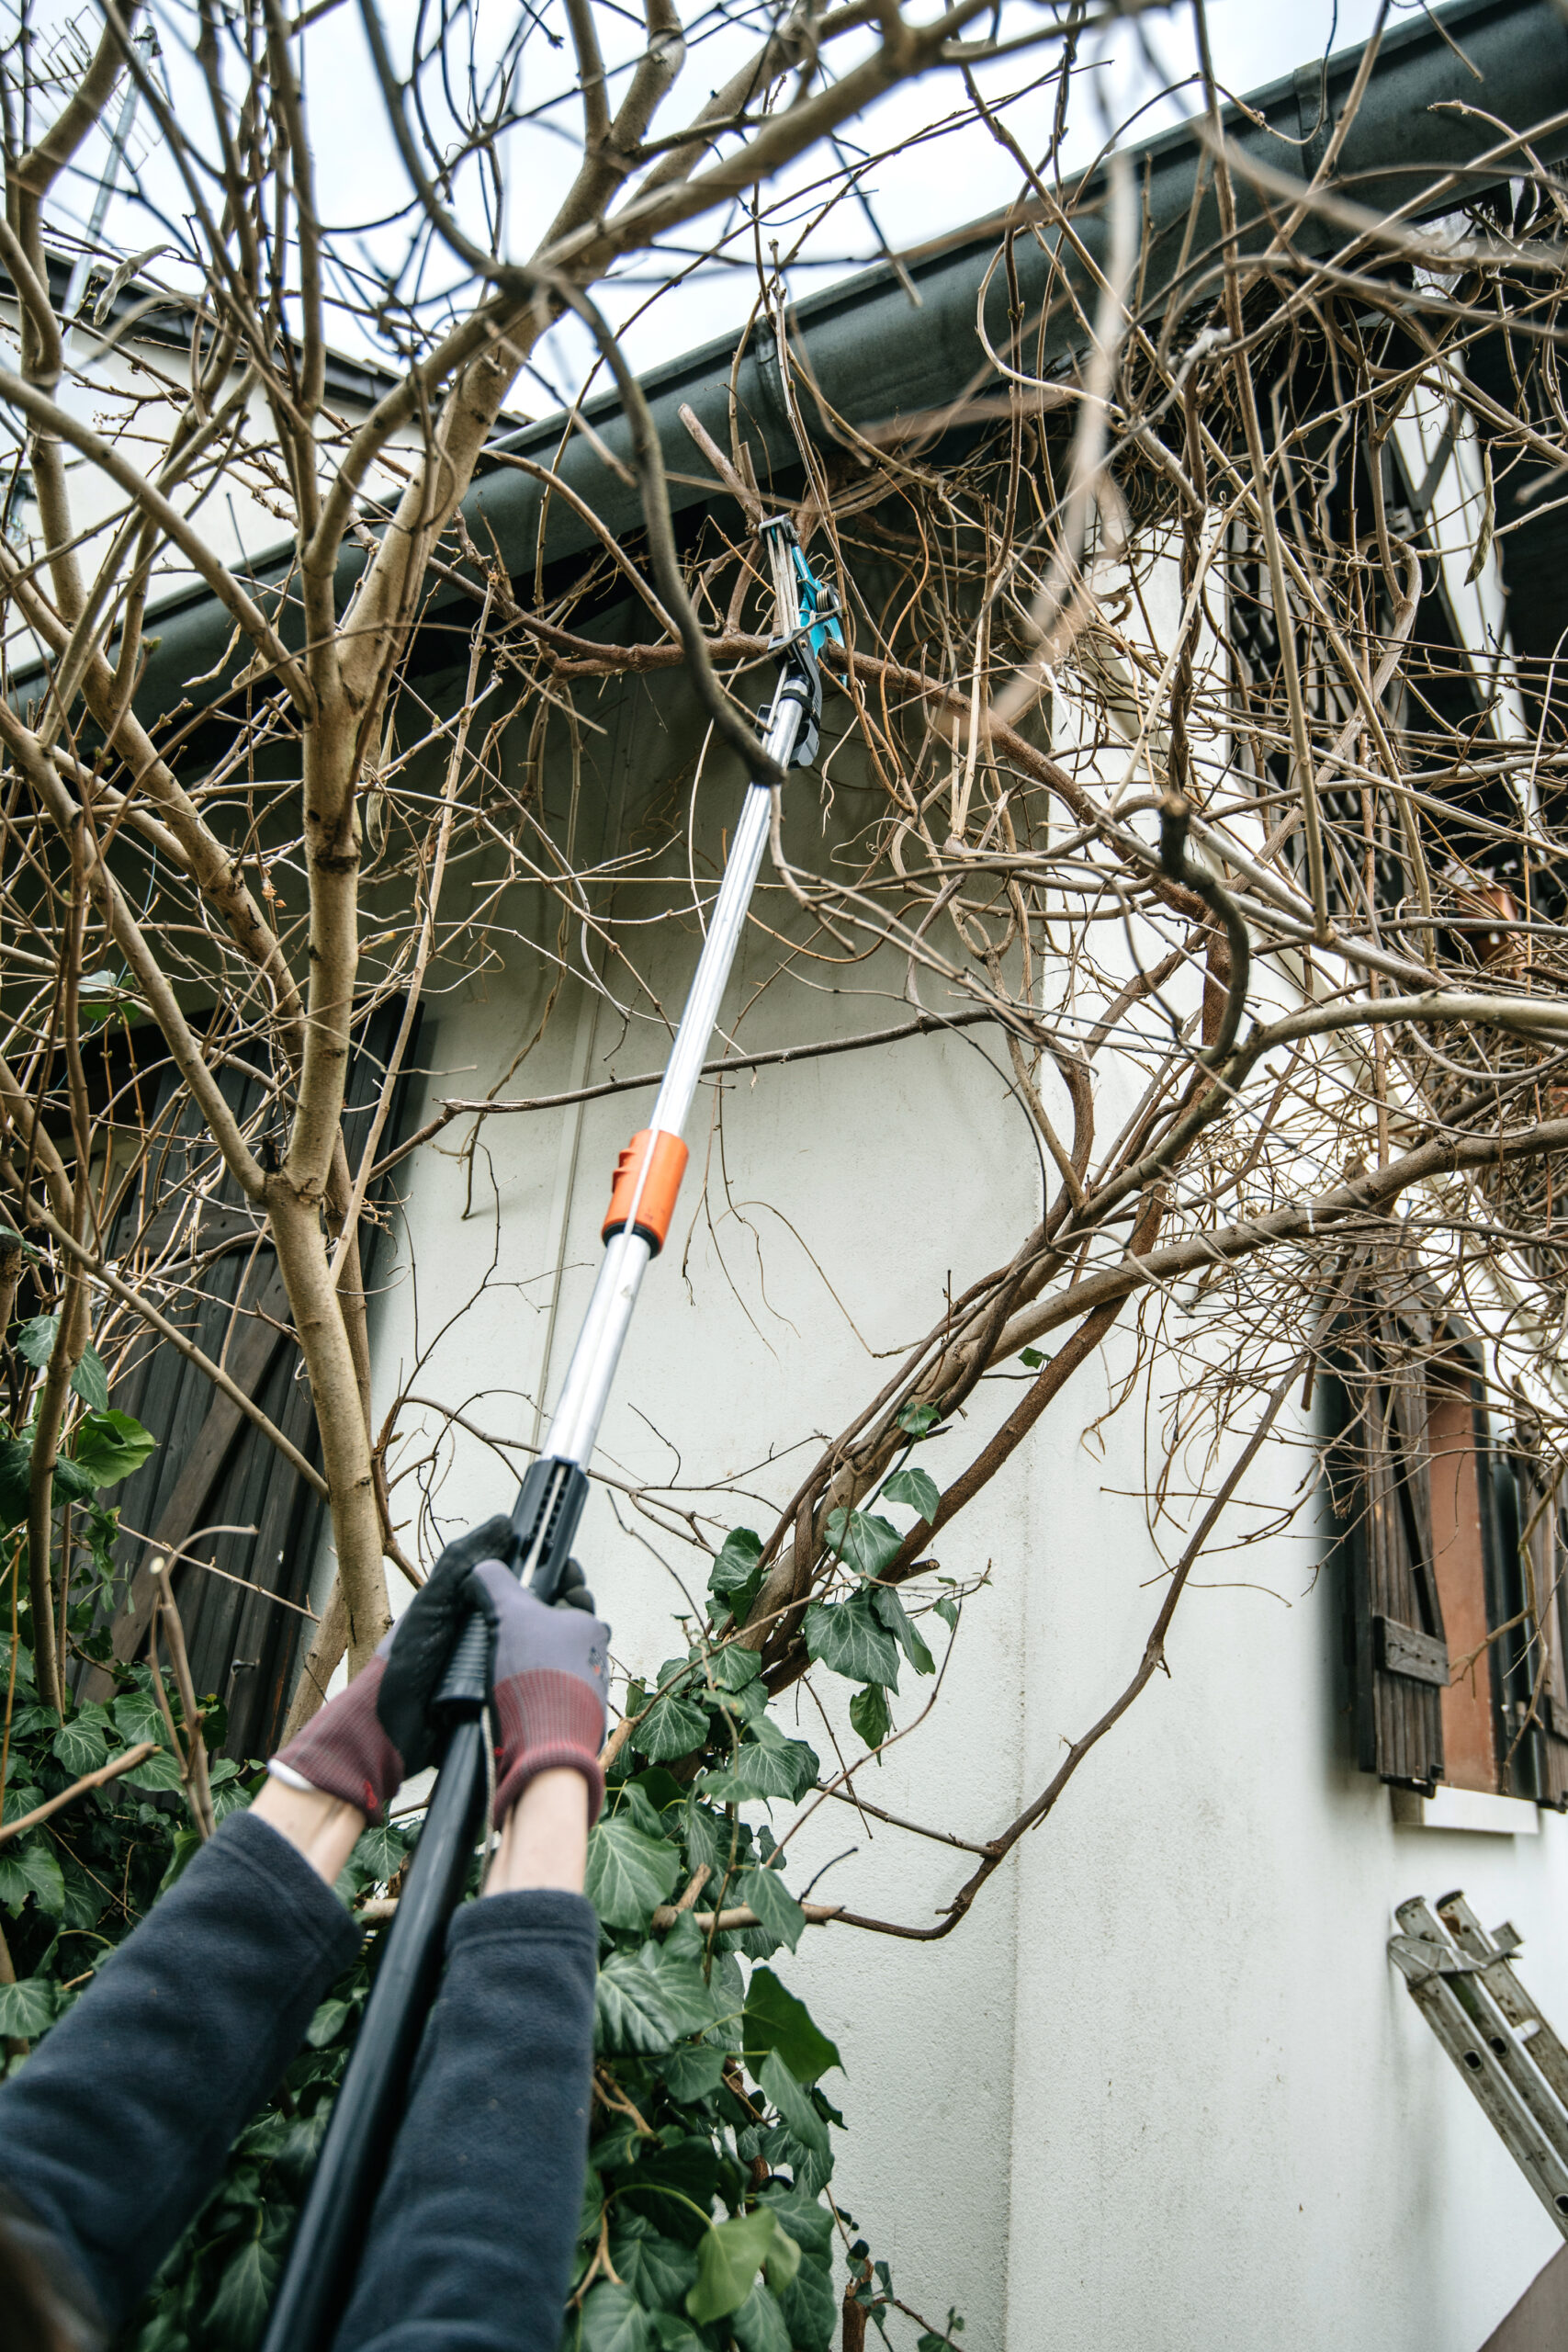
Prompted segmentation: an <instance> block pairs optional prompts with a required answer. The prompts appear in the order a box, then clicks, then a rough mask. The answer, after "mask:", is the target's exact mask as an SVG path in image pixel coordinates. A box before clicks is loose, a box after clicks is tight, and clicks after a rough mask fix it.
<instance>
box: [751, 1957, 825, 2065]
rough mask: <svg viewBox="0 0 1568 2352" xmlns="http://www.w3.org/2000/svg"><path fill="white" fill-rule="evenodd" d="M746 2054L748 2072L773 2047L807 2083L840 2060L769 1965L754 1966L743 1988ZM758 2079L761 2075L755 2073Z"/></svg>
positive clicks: (758, 2063) (809, 2013) (807, 2011)
mask: <svg viewBox="0 0 1568 2352" xmlns="http://www.w3.org/2000/svg"><path fill="white" fill-rule="evenodd" d="M745 2031H746V2058H747V2063H748V2064H749V2065H750V2068H751V2071H752V2073H753V2074H754V2075H755V2074H757V2070H758V2068H759V2067H760V2066H761V2064H762V2062H763V2060H764V2059H765V2058H766V2057H767V2056H768V2055H769V2054H770V2052H774V2051H776V2052H778V2055H779V2056H780V2057H781V2058H782V2059H783V2060H784V2064H785V2065H786V2066H787V2067H788V2068H789V2071H790V2073H791V2074H792V2075H794V2077H795V2081H796V2082H797V2083H805V2084H807V2086H810V2085H811V2084H812V2083H815V2082H817V2081H818V2079H819V2078H820V2076H822V2075H825V2074H827V2073H828V2071H829V2068H830V2067H833V2066H840V2067H841V2066H842V2064H843V2063H844V2062H843V2060H842V2059H841V2058H840V2055H839V2052H838V2050H837V2049H836V2047H835V2046H834V2044H833V2043H832V2042H830V2041H829V2039H828V2037H827V2035H826V2034H825V2033H824V2032H823V2031H822V2030H821V2029H820V2028H819V2027H818V2026H817V2025H814V2024H813V2022H812V2018H811V2012H810V2011H809V2010H808V2009H807V2006H806V2004H805V2002H804V2001H799V2000H796V1998H795V1995H794V1994H793V1993H792V1992H791V1991H790V1990H789V1988H788V1987H787V1985H781V1984H780V1982H779V1980H778V1978H777V1977H776V1976H775V1975H774V1974H773V1970H772V1969H771V1968H754V1969H753V1970H752V1971H751V1982H750V1985H748V1986H747V1988H746V2021H745ZM758 2079H759V2081H760V2080H761V2076H760V2075H759V2076H758Z"/></svg>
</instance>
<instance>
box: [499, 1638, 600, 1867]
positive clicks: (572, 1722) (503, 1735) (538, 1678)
mask: <svg viewBox="0 0 1568 2352" xmlns="http://www.w3.org/2000/svg"><path fill="white" fill-rule="evenodd" d="M603 1740H604V1702H603V1701H602V1700H601V1698H600V1697H599V1694H598V1692H597V1691H593V1690H592V1689H590V1687H589V1685H588V1684H587V1683H586V1682H584V1681H583V1680H582V1679H581V1676H580V1675H576V1674H568V1673H565V1672H563V1671H561V1670H560V1669H559V1668H549V1667H537V1668H534V1669H533V1670H532V1671H530V1672H529V1673H526V1674H516V1675H512V1676H510V1677H509V1678H508V1679H507V1680H506V1681H504V1682H502V1683H501V1684H500V1685H499V1686H498V1687H497V1690H496V1693H495V1751H496V1792H495V1820H496V1826H497V1827H498V1828H499V1826H500V1825H501V1824H502V1822H503V1821H504V1820H505V1818H506V1816H507V1815H508V1813H509V1812H510V1811H511V1809H512V1807H513V1805H514V1804H516V1802H517V1800H518V1798H519V1797H520V1796H521V1795H522V1793H523V1792H524V1790H525V1788H526V1787H527V1785H528V1783H529V1781H535V1780H537V1778H538V1776H539V1774H540V1773H541V1772H553V1771H559V1770H568V1771H572V1772H581V1775H582V1777H583V1779H584V1780H585V1781H587V1783H588V1826H589V1827H590V1828H591V1829H592V1826H593V1824H594V1823H595V1822H596V1821H597V1820H598V1818H599V1814H600V1810H601V1808H602V1807H603V1805H604V1768H603V1766H602V1765H601V1764H600V1761H599V1749H600V1747H601V1745H602V1743H603Z"/></svg>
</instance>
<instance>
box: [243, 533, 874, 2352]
mask: <svg viewBox="0 0 1568 2352" xmlns="http://www.w3.org/2000/svg"><path fill="white" fill-rule="evenodd" d="M761 530H762V532H763V533H764V535H768V536H772V537H774V540H775V546H776V548H777V552H778V555H779V557H780V559H781V560H780V561H779V562H778V563H777V564H776V565H775V572H776V573H778V574H784V573H787V576H788V577H789V578H790V580H791V581H792V582H793V583H794V585H795V596H796V600H797V625H796V629H795V634H794V636H793V637H790V638H786V639H784V640H783V642H782V643H781V644H780V647H779V652H780V659H781V662H782V669H781V673H780V677H779V682H778V685H777V688H776V689H775V691H774V695H773V703H772V705H771V706H770V707H769V709H768V711H767V713H766V719H767V735H766V743H767V750H768V752H769V755H770V756H771V758H772V759H773V761H774V763H776V765H777V766H778V767H779V768H780V769H785V770H787V769H789V768H790V767H806V766H809V765H810V764H811V763H813V762H814V761H815V759H816V756H817V744H818V721H819V719H820V716H821V707H822V684H821V673H820V672H819V671H818V666H817V656H818V651H819V650H820V649H821V646H822V644H823V643H824V641H825V640H826V639H829V638H831V639H835V640H837V639H838V638H839V635H840V631H839V624H838V622H837V620H836V619H835V618H834V617H833V616H834V614H835V613H836V612H837V610H838V603H837V599H836V598H835V597H834V595H833V594H832V591H831V590H830V589H828V588H825V587H824V586H823V585H822V584H821V582H818V581H817V580H815V579H813V577H812V575H811V573H810V571H808V570H807V564H806V560H805V558H804V556H803V555H802V554H801V552H800V548H799V543H798V540H797V539H796V537H795V527H794V525H793V524H791V523H790V522H788V521H787V520H785V519H784V518H782V517H781V518H779V519H776V520H774V521H773V522H769V523H764V524H763V525H762V526H761ZM770 552H773V550H770ZM772 812H773V786H772V785H771V784H769V783H765V782H764V783H759V782H756V781H753V782H752V783H751V784H750V785H749V786H748V787H747V791H746V799H745V803H744V806H743V807H742V809H741V812H740V822H739V826H738V827H737V828H736V834H735V844H734V847H733V848H732V849H731V851H730V853H729V858H728V863H727V865H726V866H725V870H724V880H723V882H722V883H721V884H720V886H719V893H718V897H717V899H716V901H715V904H714V909H713V914H712V918H711V920H710V922H709V923H708V930H707V936H706V938H705V940H704V942H703V950H702V954H701V956H699V957H698V959H697V968H696V972H695V974H694V977H693V980H692V986H691V989H690V992H689V993H688V995H687V998H686V1002H685V1007H684V1010H683V1011H682V1014H681V1022H680V1026H679V1028H678V1029H677V1030H676V1032H675V1042H674V1044H673V1045H672V1046H671V1049H670V1059H669V1061H668V1062H667V1064H666V1065H665V1070H664V1077H663V1080H662V1083H661V1084H660V1090H659V1097H658V1100H657V1102H656V1103H654V1106H653V1116H652V1118H651V1119H650V1120H649V1124H648V1125H647V1126H646V1127H644V1128H643V1129H642V1130H641V1131H640V1132H639V1133H638V1134H637V1135H636V1136H633V1137H632V1140H631V1142H630V1143H629V1144H628V1145H627V1146H626V1149H625V1150H624V1151H623V1152H622V1154H621V1157H620V1160H619V1163H618V1164H617V1166H616V1169H615V1180H614V1183H613V1185H612V1188H611V1194H610V1206H609V1209H608V1210H607V1212H606V1214H605V1217H604V1227H603V1233H604V1260H603V1262H602V1263H601V1265H600V1268H599V1276H598V1280H597V1281H596V1282H595V1283H594V1285H593V1295H592V1298H591V1299H590V1300H589V1302H588V1309H587V1312H586V1314H585V1315H584V1317H583V1319H582V1327H581V1330H580V1331H579V1333H578V1336H577V1344H576V1346H575V1347H574V1348H573V1350H572V1352H571V1362H570V1365H569V1367H568V1369H567V1375H566V1381H565V1385H563V1387H562V1389H561V1393H560V1397H559V1398H558V1402H557V1405H556V1409H555V1413H554V1416H553V1418H552V1419H551V1422H550V1430H549V1438H548V1442H547V1445H546V1448H545V1452H544V1453H542V1454H541V1456H540V1457H539V1459H538V1461H537V1462H536V1463H535V1464H533V1466H532V1468H531V1469H530V1470H529V1471H528V1474H527V1476H525V1479H524V1481H523V1485H522V1488H521V1490H520V1492H519V1494H518V1497H517V1501H516V1503H515V1505H514V1507H513V1512H512V1525H513V1531H514V1535H515V1543H516V1550H515V1554H514V1556H513V1559H512V1560H511V1561H510V1562H508V1563H507V1565H508V1566H511V1567H512V1568H513V1572H514V1573H515V1574H516V1575H517V1576H518V1577H528V1578H529V1579H530V1580H531V1582H532V1585H533V1589H534V1590H535V1591H536V1592H537V1593H538V1594H539V1595H540V1597H541V1599H543V1600H554V1599H555V1597H556V1593H557V1591H558V1589H559V1584H560V1578H561V1577H562V1574H563V1573H564V1571H565V1568H566V1565H567V1561H568V1559H569V1557H570V1551H571V1542H572V1537H573V1536H574V1535H575V1533H576V1532H577V1524H578V1521H579V1520H580V1519H581V1516H582V1506H583V1504H584V1502H585V1501H586V1500H587V1497H588V1464H589V1462H590V1461H591V1459H592V1453H593V1447H594V1443H595V1441H596V1440H597V1438H598V1435H599V1425H600V1423H601V1421H602V1420H603V1419H604V1408H605V1406H606V1405H607V1404H608V1402H609V1397H610V1389H611V1385H612V1384H613V1382H614V1380H615V1368H616V1366H617V1364H618V1363H619V1362H620V1359H621V1351H622V1349H623V1348H624V1346H625V1345H626V1333H627V1331H628V1330H629V1329H630V1327H631V1319H632V1314H633V1311H634V1309H635V1308H636V1306H637V1292H638V1290H639V1289H640V1288H641V1286H642V1278H643V1275H644V1274H645V1273H646V1272H647V1271H648V1269H649V1265H650V1263H651V1262H652V1261H653V1260H654V1259H655V1258H656V1257H657V1256H658V1255H659V1252H660V1249H661V1248H662V1247H663V1244H664V1238H665V1236H666V1234H667V1233H668V1232H669V1229H670V1220H671V1216H672V1215H673V1214H674V1207H675V1196H676V1193H677V1192H678V1190H679V1188H680V1182H681V1178H682V1174H683V1172H684V1170H685V1166H686V1159H687V1152H686V1147H685V1145H684V1143H683V1142H682V1129H683V1128H684V1126H685V1124H686V1121H687V1118H688V1117H689V1116H690V1114H691V1108H692V1103H693V1100H694V1097H695V1094H696V1091H697V1084H698V1081H699V1080H700V1079H701V1076H702V1068H703V1063H704V1060H705V1058H706V1055H707V1048H708V1041H709V1039H710V1038H711V1037H712V1035H713V1032H714V1027H715V1024H716V1022H717V1020H718V1012H719V1007H720V1005H721V1004H722V1002H723V1001H724V991H725V988H726V986H727V984H728V979H729V974H730V968H731V967H732V966H733V964H734V962H735V956H736V951H737V949H738V948H739V944H740V937H741V933H742V932H743V931H744V929H745V925H746V910H747V909H748V907H749V906H750V901H751V894H752V891H753V890H754V889H755V888H756V883H757V876H758V873H759V871H760V869H761V863H762V852H763V850H764V849H765V848H766V846H767V841H768V829H769V822H770V819H771V816H772ZM489 1645H490V1629H489V1627H488V1625H487V1624H486V1623H485V1622H484V1620H483V1619H482V1618H479V1617H477V1616H476V1617H471V1618H470V1619H469V1620H468V1624H467V1626H466V1627H465V1629H464V1631H463V1633H462V1634H461V1636H460V1637H459V1639H458V1642H457V1647H456V1649H455V1650H454V1652H453V1655H452V1660H451V1664H450V1665H449V1666H448V1668H447V1671H446V1681H445V1682H444V1684H443V1686H442V1689H441V1691H440V1693H439V1695H438V1697H437V1700H436V1702H435V1703H436V1710H437V1713H439V1714H441V1715H444V1716H445V1717H446V1719H447V1721H448V1722H449V1723H450V1724H451V1729H450V1731H449V1733H448V1735H447V1741H446V1749H445V1752H444V1754H443V1756H442V1758H441V1768H440V1771H439V1773H438V1775H437V1778H436V1782H435V1786H434V1791H433V1792H432V1794H431V1800H430V1807H429V1811H428V1812H427V1814H426V1815H425V1820H424V1826H423V1829H422V1830H421V1832H420V1838H419V1844H418V1846H417V1848H416V1849H415V1851H414V1855H413V1859H412V1862H411V1863H410V1865H409V1870H408V1875H407V1880H406V1882H405V1888H404V1892H403V1894H401V1896H400V1898H399V1902H398V1907H397V1911H396V1913H395V1915H394V1917H393V1919H392V1924H391V1927H390V1928H389V1931H388V1934H387V1939H386V1944H385V1948H384V1950H383V1952H382V1955H381V1960H380V1965H379V1967H378V1970H377V1973H376V1981H375V1984H374V1985H372V1987H371V1992H370V1997H369V1999H368V2001H367V2003H366V2005H365V2014H364V2017H363V2018H362V2019H361V2021H360V2027H359V2033H358V2036H357V2038H356V2040H355V2045H354V2049H353V2052H351V2054H350V2057H349V2062H348V2065H347V2068H346V2070H345V2072H344V2078H343V2084H342V2087H341V2088H340V2090H339V2092H338V2095H337V2100H336V2103H335V2105H334V2107H333V2117H332V2121H331V2123H330V2124H329V2125H328V2127H327V2134H326V2138H325V2140H324V2141H323V2142H322V2144H321V2157H320V2160H319V2162H318V2164H317V2165H316V2170H315V2174H314V2176H313V2177H312V2179H311V2182H310V2192H309V2194H308V2196H307V2198H306V2200H305V2209H304V2211H303V2212H302V2213H301V2215H300V2217H299V2228H298V2229H297V2230H296V2232H295V2234H294V2240H293V2244H292V2245H291V2246H290V2249H289V2255H288V2267H287V2269H286V2270H285V2272H284V2275H283V2280H282V2284H281V2285H280V2287H279V2288H278V2290H277V2297H276V2301H275V2302H274V2304H273V2307H272V2313H271V2317H270V2319H269V2321H268V2324H267V2332H266V2338H265V2343H264V2345H263V2347H262V2352H327V2347H328V2346H330V2345H331V2343H332V2340H333V2335H334V2334H335V2332H336V2329H337V2325H338V2322H339V2320H340V2319H341V2318H342V2316H343V2313H344V2310H345V2309H346V2307H347V2303H348V2299H349V2295H350V2292H351V2290H352V2288H353V2283H354V2274H355V2269H356V2268H357V2267H358V2259H359V2253H360V2249H361V2246H362V2245H363V2243H364V2237H365V2233H366V2230H367V2226H368V2223H369V2219H370V2211H371V2207H372V2205H373V2203H374V2201H375V2196H376V2191H377V2189H378V2187H379V2186H380V2182H381V2179H382V2177H383V2176H384V2174H385V2172H386V2169H387V2164H388V2160H389V2156H390V2154H391V2148H392V2143H393V2141H394V2140H395V2138H396V2137H397V2131H398V2125H399V2122H400V2120H401V2115H402V2109H403V2103H404V2098H405V2096H406V2088H407V2084H408V2080H409V2076H410V2075H411V2073H412V2066H413V2061H414V2057H415V2054H416V2052H417V2050H418V2046H419V2040H420V2036H421V2034H422V2033H423V2030H424V2020H425V2017H426V2014H427V2013H428V2010H429V2008H430V2005H431V2003H432V2001H433V2000H434V1996H435V1987H436V1984H437V1981H438V1978H439V1975H440V1970H441V1960H442V1954H443V1951H444V1949H445V1943H446V1926H447V1922H448V1920H449V1919H450V1917H451V1915H452V1913H453V1911H454V1909H455V1908H456V1907H457V1904H458V1902H459V1901H460V1900H461V1898H462V1893H463V1886H464V1882H465V1881H466V1879H467V1877H468V1865H469V1862H470V1860H471V1859H472V1856H473V1851H474V1840H475V1838H476V1837H477V1836H478V1834H479V1815H480V1809H481V1806H480V1800H481V1796H482V1792H483V1787H484V1776H485V1747H484V1743H485V1738H486V1736H487V1735H486V1727H485V1724H484V1722H483V1711H484V1706H485V1702H486V1700H487V1698H488V1696H489V1691H490V1653H489Z"/></svg>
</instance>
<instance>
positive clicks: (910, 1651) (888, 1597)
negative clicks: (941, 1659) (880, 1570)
mask: <svg viewBox="0 0 1568 2352" xmlns="http://www.w3.org/2000/svg"><path fill="white" fill-rule="evenodd" d="M871 1605H872V1607H873V1608H874V1610H875V1611H876V1613H877V1615H878V1616H879V1617H880V1618H881V1620H882V1622H883V1623H884V1624H885V1625H886V1628H887V1630H888V1632H889V1633H890V1634H892V1635H893V1637H894V1639H895V1641H897V1644H898V1646H899V1648H900V1649H901V1650H902V1651H903V1653H904V1655H905V1657H907V1658H908V1661H909V1664H910V1665H911V1666H912V1667H913V1668H914V1669H915V1672H916V1673H917V1674H934V1673H935V1672H936V1660H935V1658H933V1657H932V1656H931V1652H930V1650H928V1649H927V1647H926V1645H925V1644H924V1642H922V1641H921V1639H920V1637H919V1634H917V1633H916V1631H915V1629H914V1627H913V1625H912V1624H911V1623H909V1619H908V1612H907V1611H906V1610H905V1607H904V1604H903V1602H902V1601H901V1600H899V1598H898V1596H897V1593H896V1592H895V1591H894V1589H893V1588H892V1586H891V1585H886V1584H879V1585H877V1586H876V1587H875V1588H874V1590H873V1592H872V1596H871Z"/></svg>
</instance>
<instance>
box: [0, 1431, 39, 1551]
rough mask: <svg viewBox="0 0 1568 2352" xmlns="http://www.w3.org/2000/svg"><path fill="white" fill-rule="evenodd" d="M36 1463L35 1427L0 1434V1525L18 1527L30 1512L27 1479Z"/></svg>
mask: <svg viewBox="0 0 1568 2352" xmlns="http://www.w3.org/2000/svg"><path fill="white" fill-rule="evenodd" d="M32 1463H33V1440H32V1431H31V1430H28V1432H27V1434H26V1435H25V1436H24V1437H7V1438H0V1527H6V1528H11V1527H19V1526H20V1525H21V1524H22V1521H24V1520H25V1519H26V1518H27V1515H28V1474H29V1473H30V1471H31V1469H32Z"/></svg>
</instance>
